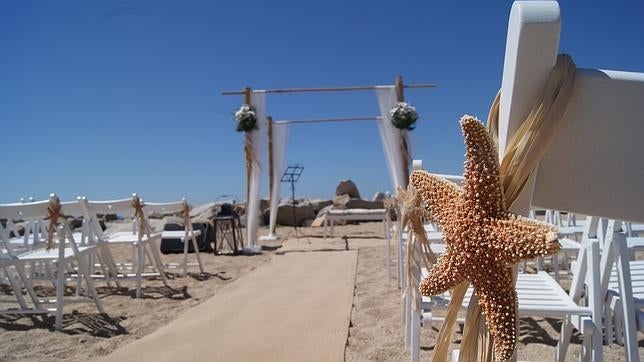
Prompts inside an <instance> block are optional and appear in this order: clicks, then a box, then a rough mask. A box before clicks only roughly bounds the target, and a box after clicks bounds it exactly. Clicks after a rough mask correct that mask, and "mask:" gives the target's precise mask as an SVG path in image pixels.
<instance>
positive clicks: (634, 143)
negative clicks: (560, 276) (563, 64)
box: [499, 1, 644, 358]
mask: <svg viewBox="0 0 644 362" xmlns="http://www.w3.org/2000/svg"><path fill="white" fill-rule="evenodd" d="M560 22H561V19H560V13H559V4H558V3H557V2H556V1H517V2H515V3H514V4H513V5H512V11H511V14H510V22H509V26H508V36H507V45H506V52H505V61H504V68H503V81H502V85H501V99H500V108H499V154H500V156H501V157H502V156H503V155H504V153H505V149H506V146H507V144H508V140H510V139H511V138H512V137H513V136H514V134H515V133H516V131H517V130H518V129H519V127H520V126H521V124H522V122H523V120H524V119H525V118H526V116H527V115H528V113H529V112H530V109H531V107H532V106H533V104H532V103H533V102H535V100H537V99H539V96H540V95H541V94H542V93H543V91H544V89H545V86H546V82H547V81H548V79H549V77H550V73H551V70H552V69H553V68H554V65H555V63H556V58H557V53H558V50H559V32H560V28H561V24H560ZM573 57H574V54H573ZM578 61H580V62H583V59H578ZM643 99H644V74H641V73H630V72H618V71H605V70H594V69H577V72H576V76H575V80H574V83H573V91H572V98H571V100H570V106H569V108H568V111H567V112H566V113H565V114H564V116H563V117H562V119H561V121H560V125H559V128H558V129H557V133H556V134H555V136H554V139H553V141H552V143H551V144H550V145H549V147H548V149H547V150H546V153H545V155H544V157H543V158H542V159H541V161H540V163H539V166H538V168H537V169H536V171H535V172H533V174H532V175H531V177H530V179H529V180H528V183H527V186H526V188H525V189H524V191H523V192H522V193H521V195H520V196H519V199H518V201H517V202H516V203H515V208H514V209H513V211H515V212H517V213H522V214H527V213H528V211H529V209H530V207H531V206H535V207H541V208H545V209H556V210H568V211H570V212H576V213H580V214H586V215H600V216H604V217H608V218H611V219H619V220H629V221H639V222H642V221H644V208H642V206H641V200H644V189H643V188H642V185H644V168H643V167H641V165H640V164H639V162H640V160H639V158H640V156H641V155H644V143H643V142H641V141H640V140H639V137H640V135H641V134H644V119H643V118H642V114H644V102H643V101H642V100H643ZM585 227H586V228H588V227H590V225H585ZM599 230H602V232H603V230H606V231H608V228H599ZM600 236H601V235H600ZM603 236H604V237H608V236H609V235H608V233H604V235H603ZM597 264H599V263H597ZM592 269H593V272H596V271H598V270H597V269H599V266H596V267H595V268H592ZM604 275H605V274H604ZM627 282H628V281H627ZM573 287H574V288H575V289H576V288H577V286H571V289H573ZM596 289H599V290H595V288H589V292H590V293H592V294H593V298H596V300H600V299H599V293H601V287H599V288H596ZM597 328H599V326H597ZM626 329H627V330H628V331H627V333H628V334H630V335H631V336H632V335H634V328H633V327H632V326H631V325H628V323H627V328H626ZM595 332H596V333H595V334H596V335H593V344H594V345H601V340H600V335H601V329H599V330H597V331H595ZM629 343H630V342H629ZM593 353H597V352H595V351H593ZM599 353H601V350H599ZM627 353H628V355H629V357H633V358H636V356H637V353H638V352H637V345H636V343H634V344H629V346H628V348H627ZM634 356H635V357H634ZM594 357H595V358H598V356H594ZM599 358H601V356H599Z"/></svg>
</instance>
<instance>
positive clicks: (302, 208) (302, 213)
mask: <svg viewBox="0 0 644 362" xmlns="http://www.w3.org/2000/svg"><path fill="white" fill-rule="evenodd" d="M312 219H315V211H314V210H313V206H312V205H311V204H310V203H302V204H296V205H295V223H293V205H290V204H281V205H279V206H278V207H277V223H278V224H280V225H285V226H301V225H302V224H304V222H305V221H306V220H312Z"/></svg>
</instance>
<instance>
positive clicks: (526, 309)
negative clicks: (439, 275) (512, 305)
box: [423, 270, 591, 317]
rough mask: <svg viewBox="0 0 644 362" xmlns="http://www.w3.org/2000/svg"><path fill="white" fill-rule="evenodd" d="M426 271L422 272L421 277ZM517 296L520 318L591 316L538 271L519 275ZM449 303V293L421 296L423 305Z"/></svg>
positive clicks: (467, 299)
mask: <svg viewBox="0 0 644 362" xmlns="http://www.w3.org/2000/svg"><path fill="white" fill-rule="evenodd" d="M425 275H427V271H426V270H423V276H425ZM516 290H517V296H518V299H519V315H520V316H521V315H524V316H542V317H565V316H567V315H590V313H591V310H590V308H587V307H580V306H578V305H577V304H576V303H575V302H574V301H573V300H572V299H571V298H570V297H569V296H568V294H567V293H566V291H565V290H563V288H561V286H560V285H559V284H558V283H557V282H556V281H555V280H554V279H553V278H552V277H551V276H550V275H548V273H546V272H544V271H541V272H538V273H537V274H518V278H517V286H516ZM473 292H474V288H472V287H471V286H470V287H469V288H468V289H467V292H466V293H465V298H463V304H462V307H463V308H467V306H468V305H469V303H470V299H471V297H472V294H473ZM450 300H451V296H450V293H449V292H448V293H445V294H442V295H439V296H434V297H423V304H426V305H427V306H428V307H429V305H430V304H440V305H447V304H449V301H450Z"/></svg>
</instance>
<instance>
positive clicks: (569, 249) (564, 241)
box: [559, 238, 581, 253]
mask: <svg viewBox="0 0 644 362" xmlns="http://www.w3.org/2000/svg"><path fill="white" fill-rule="evenodd" d="M559 244H561V249H559V252H561V253H576V252H578V251H579V248H580V247H581V244H580V243H579V242H578V241H576V240H572V239H568V238H561V239H559Z"/></svg>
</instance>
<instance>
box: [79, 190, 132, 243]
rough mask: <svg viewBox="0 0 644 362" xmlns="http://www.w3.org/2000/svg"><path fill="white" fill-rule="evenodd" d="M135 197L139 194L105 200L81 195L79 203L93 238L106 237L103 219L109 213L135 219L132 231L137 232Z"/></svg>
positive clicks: (101, 238)
mask: <svg viewBox="0 0 644 362" xmlns="http://www.w3.org/2000/svg"><path fill="white" fill-rule="evenodd" d="M133 198H138V196H136V194H134V195H132V197H131V198H127V199H118V200H104V201H90V200H88V199H87V198H86V197H79V199H78V203H79V205H80V207H81V209H82V211H83V218H84V222H85V223H87V228H88V230H89V231H90V233H91V236H90V237H91V238H92V240H94V239H96V240H98V241H101V240H103V239H104V235H103V229H102V228H101V220H105V217H106V216H107V215H117V217H122V218H124V219H130V220H133V221H134V224H133V226H132V233H136V229H137V228H136V220H135V213H136V210H135V208H134V207H133V206H132V201H133Z"/></svg>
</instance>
